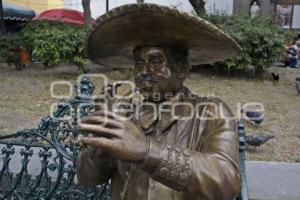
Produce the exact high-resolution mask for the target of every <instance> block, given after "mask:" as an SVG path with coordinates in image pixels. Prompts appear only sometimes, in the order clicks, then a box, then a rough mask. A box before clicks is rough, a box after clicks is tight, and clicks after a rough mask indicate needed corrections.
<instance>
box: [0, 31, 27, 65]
mask: <svg viewBox="0 0 300 200" xmlns="http://www.w3.org/2000/svg"><path fill="white" fill-rule="evenodd" d="M21 47H22V36H21V34H19V33H9V34H5V35H0V63H1V62H3V63H4V62H5V63H8V64H12V63H16V62H18V61H19V55H18V50H19V49H20V48H21Z"/></svg>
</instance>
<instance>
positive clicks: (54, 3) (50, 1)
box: [4, 0, 64, 13]
mask: <svg viewBox="0 0 300 200" xmlns="http://www.w3.org/2000/svg"><path fill="white" fill-rule="evenodd" d="M4 2H8V3H12V4H15V5H19V6H23V7H25V8H31V9H32V10H34V11H35V12H36V13H41V12H43V11H45V10H48V9H52V8H63V7H64V0H4Z"/></svg>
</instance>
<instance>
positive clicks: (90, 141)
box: [81, 137, 112, 149]
mask: <svg viewBox="0 0 300 200" xmlns="http://www.w3.org/2000/svg"><path fill="white" fill-rule="evenodd" d="M81 141H82V142H83V143H84V144H86V145H91V146H94V147H98V148H99V147H101V148H103V149H111V147H112V141H111V140H110V139H107V138H103V137H102V138H95V137H94V138H87V137H83V138H81Z"/></svg>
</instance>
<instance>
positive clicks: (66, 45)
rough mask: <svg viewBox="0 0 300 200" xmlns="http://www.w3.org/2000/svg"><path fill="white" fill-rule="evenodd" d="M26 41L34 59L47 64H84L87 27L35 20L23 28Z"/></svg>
mask: <svg viewBox="0 0 300 200" xmlns="http://www.w3.org/2000/svg"><path fill="white" fill-rule="evenodd" d="M22 34H23V38H24V43H25V45H26V46H27V48H28V49H29V50H30V52H31V55H32V57H33V59H35V60H39V61H41V62H43V64H44V65H45V66H55V65H58V64H63V63H74V64H77V65H82V64H84V63H86V62H87V59H86V58H85V56H84V52H83V41H84V37H85V35H86V28H85V27H81V26H74V25H69V24H63V23H48V22H33V23H30V24H28V25H27V26H26V27H25V28H24V29H23V30H22Z"/></svg>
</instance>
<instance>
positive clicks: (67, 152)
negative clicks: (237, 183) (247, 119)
mask: <svg viewBox="0 0 300 200" xmlns="http://www.w3.org/2000/svg"><path fill="white" fill-rule="evenodd" d="M93 90H94V86H93V84H92V82H91V81H89V79H87V78H85V79H83V80H82V81H81V84H80V86H78V85H77V86H76V85H75V91H80V94H81V95H78V93H77V95H76V96H75V98H74V99H71V100H68V101H65V100H60V101H59V102H58V106H57V110H56V111H55V112H54V114H53V117H49V116H47V117H44V118H43V119H42V120H41V121H40V123H39V125H38V128H36V129H25V130H22V131H19V132H17V133H15V134H12V135H0V149H1V154H0V170H1V171H0V199H7V200H15V199H22V200H23V199H30V200H31V199H33V200H35V199H36V200H40V199H44V200H48V199H62V200H63V199H66V200H73V199H74V200H75V199H76V200H80V199H82V200H89V199H90V200H92V199H93V200H109V199H110V185H109V183H107V185H102V186H98V187H94V188H88V187H84V186H81V185H79V184H78V182H77V179H76V171H75V169H76V157H77V155H78V152H79V150H78V149H77V148H76V146H75V145H73V144H72V142H71V141H72V139H73V138H74V137H76V136H77V135H76V134H77V133H76V131H74V129H73V127H74V125H76V123H77V119H79V118H80V117H82V116H85V115H87V114H88V113H89V112H92V111H93V109H94V103H93V100H92V98H91V95H92V93H93ZM238 132H239V136H240V168H241V175H242V191H241V193H240V196H239V198H238V199H240V200H248V194H247V183H246V172H245V152H244V150H245V139H244V138H245V131H244V126H243V124H242V123H239V126H238Z"/></svg>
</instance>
